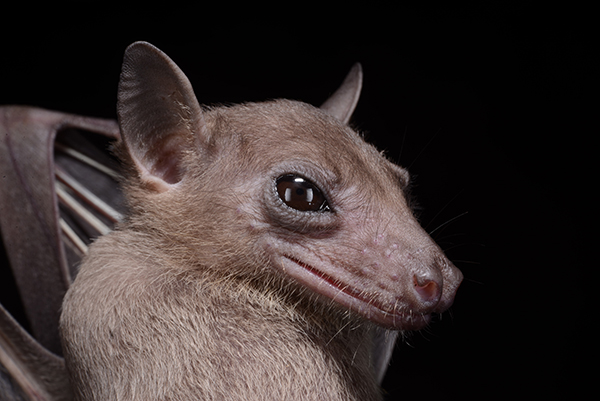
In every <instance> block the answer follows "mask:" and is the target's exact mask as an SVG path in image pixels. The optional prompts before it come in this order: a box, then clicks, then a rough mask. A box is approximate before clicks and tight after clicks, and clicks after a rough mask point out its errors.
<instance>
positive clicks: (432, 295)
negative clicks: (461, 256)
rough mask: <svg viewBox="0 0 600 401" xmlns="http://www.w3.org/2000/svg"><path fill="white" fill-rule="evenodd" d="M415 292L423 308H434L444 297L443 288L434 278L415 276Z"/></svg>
mask: <svg viewBox="0 0 600 401" xmlns="http://www.w3.org/2000/svg"><path fill="white" fill-rule="evenodd" d="M413 283H414V292H415V295H416V296H417V299H419V300H420V301H421V303H422V304H423V306H427V307H434V306H435V305H437V304H438V303H439V302H440V299H441V297H442V286H441V285H440V283H438V282H437V281H436V280H435V279H434V278H430V277H427V278H417V276H416V275H415V276H413Z"/></svg>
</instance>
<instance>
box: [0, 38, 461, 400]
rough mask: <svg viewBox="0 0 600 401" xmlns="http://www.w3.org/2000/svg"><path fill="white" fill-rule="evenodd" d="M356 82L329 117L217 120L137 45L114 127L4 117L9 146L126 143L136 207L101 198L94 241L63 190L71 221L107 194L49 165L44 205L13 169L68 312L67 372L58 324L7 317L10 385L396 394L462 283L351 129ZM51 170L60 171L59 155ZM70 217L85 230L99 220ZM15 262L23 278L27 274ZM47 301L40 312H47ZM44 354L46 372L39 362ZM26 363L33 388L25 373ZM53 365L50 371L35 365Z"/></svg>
mask: <svg viewBox="0 0 600 401" xmlns="http://www.w3.org/2000/svg"><path fill="white" fill-rule="evenodd" d="M361 85H362V70H361V67H360V65H358V64H357V65H355V66H354V67H353V68H352V69H351V71H350V73H349V74H348V76H347V77H346V79H345V80H344V82H343V83H342V85H341V86H340V88H339V89H338V90H337V91H336V92H334V93H333V95H332V96H331V97H330V98H329V99H328V100H327V101H326V102H325V103H323V104H322V105H321V107H319V108H316V107H313V106H310V105H307V104H305V103H301V102H296V101H290V100H275V101H270V102H262V103H245V104H240V105H234V106H226V107H225V106H222V107H212V108H207V107H204V108H202V107H201V106H200V105H199V104H198V101H197V99H196V96H195V94H194V92H193V89H192V86H191V84H190V82H189V81H188V79H187V78H186V76H185V75H184V74H183V72H182V71H181V70H180V69H179V68H178V67H177V66H176V65H175V63H174V62H173V61H172V60H171V59H169V58H168V57H167V56H166V55H165V54H164V53H162V52H161V51H160V50H158V49H156V48H155V47H154V46H152V45H150V44H148V43H145V42H136V43H134V44H133V45H131V46H130V47H129V48H128V49H127V51H126V53H125V58H124V62H123V68H122V73H121V80H120V83H119V92H118V105H117V112H118V119H119V126H118V128H117V127H116V126H115V124H114V122H110V121H105V120H92V119H82V118H79V119H78V118H76V117H74V116H67V115H63V114H57V113H50V112H45V111H40V110H30V109H20V108H6V109H3V110H2V111H3V112H4V115H5V117H4V118H3V124H2V127H3V130H4V131H6V132H9V134H8V136H6V134H5V137H10V138H11V141H13V142H16V141H14V140H13V138H16V137H18V135H17V134H15V132H17V133H18V132H19V127H20V126H19V124H22V125H25V126H29V125H34V126H35V125H36V124H38V125H39V129H37V130H38V131H40V132H43V131H44V130H45V131H46V132H52V133H50V134H45V140H41V141H39V142H40V150H39V152H38V153H40V154H41V153H43V152H44V151H45V152H46V153H51V152H48V150H47V149H48V146H49V145H48V144H49V143H51V138H52V137H53V136H55V135H56V134H55V132H56V127H57V126H61V125H68V124H69V121H71V120H77V123H76V124H74V123H72V122H71V123H70V124H71V125H74V126H76V127H79V128H84V129H86V130H89V131H92V132H99V133H101V134H103V135H105V136H107V137H110V138H113V139H115V140H116V145H115V150H114V152H115V153H116V154H117V155H118V156H119V158H120V160H121V162H122V163H123V164H124V166H125V167H124V170H125V171H124V176H123V177H119V176H117V175H115V176H114V177H111V179H117V180H119V181H120V182H121V186H122V188H123V193H124V196H125V201H123V200H122V199H121V198H120V192H118V191H116V190H115V189H114V186H111V185H109V184H106V185H105V184H100V185H96V186H97V187H98V188H93V190H94V191H95V192H96V193H99V194H103V197H104V198H105V199H104V200H103V199H98V200H94V201H90V202H89V203H90V204H93V205H95V206H94V207H93V208H94V209H95V211H96V214H98V211H99V210H102V211H103V212H101V213H100V214H101V215H102V216H103V217H102V218H98V217H97V216H95V215H92V217H88V218H83V220H85V221H86V222H87V223H85V224H82V225H83V226H86V225H87V226H92V228H91V229H90V228H89V227H88V231H89V230H91V231H93V230H95V231H96V232H98V233H99V234H104V235H102V236H101V237H100V238H99V239H97V240H95V241H94V242H93V243H92V244H91V245H89V240H87V243H85V241H82V240H79V241H78V239H77V238H78V236H77V234H76V233H74V231H75V230H73V229H71V228H70V227H71V226H73V225H74V224H73V223H69V221H70V220H69V217H68V216H67V213H63V214H65V216H64V217H59V216H62V215H61V214H59V213H58V211H57V209H59V208H57V207H56V204H57V201H56V199H55V198H60V200H61V202H62V203H63V204H66V205H67V206H69V205H71V206H69V207H68V208H67V209H69V210H71V213H73V211H72V210H74V209H77V207H75V206H73V205H76V204H77V203H76V202H72V201H71V200H69V199H70V198H69V196H68V191H72V192H76V193H77V194H79V196H80V197H83V198H86V199H89V198H92V199H93V195H92V196H83V195H80V194H81V193H85V189H84V190H83V191H82V190H75V189H73V187H76V186H77V185H76V184H73V181H75V182H77V180H71V175H73V174H74V173H68V172H66V171H63V170H67V169H66V168H62V167H60V168H56V169H55V170H56V173H55V174H56V177H57V178H58V180H59V181H61V182H63V184H62V185H66V186H68V187H69V188H67V189H65V188H59V189H60V191H59V190H58V189H54V192H55V193H56V195H55V193H53V188H54V187H53V186H52V185H51V184H52V173H53V172H52V171H51V170H52V169H50V172H48V171H45V173H47V174H46V176H47V177H45V178H43V179H39V181H40V182H43V183H45V184H46V186H47V193H42V195H41V196H40V195H37V194H32V190H31V188H32V187H34V185H33V184H34V183H33V182H32V183H31V184H27V183H21V182H20V181H19V180H20V179H21V177H22V176H23V174H19V173H18V172H19V171H21V170H23V167H22V166H20V165H19V166H17V167H18V168H15V166H14V165H1V167H2V171H3V172H4V170H5V169H6V170H11V169H12V170H11V171H13V172H14V171H15V170H16V171H17V172H16V173H14V174H13V175H14V176H15V178H14V180H15V181H14V182H16V183H18V185H21V187H22V189H19V190H18V191H23V194H24V195H23V196H25V198H27V197H28V196H29V197H30V198H31V199H32V204H33V203H35V202H38V199H42V198H43V199H44V201H43V202H44V204H47V205H49V206H48V207H49V209H50V210H49V211H48V212H47V217H46V220H43V219H42V218H41V217H39V216H38V217H37V220H35V221H34V220H32V221H33V222H32V223H31V224H32V225H35V224H38V225H41V226H43V227H45V228H41V229H39V230H41V231H43V232H44V233H46V234H47V233H51V234H52V235H51V236H48V235H47V236H48V238H49V240H48V248H49V249H50V248H52V250H53V252H54V254H56V255H57V256H56V261H55V262H54V266H52V269H49V268H48V266H38V267H36V269H38V268H39V269H42V270H43V269H46V270H45V271H46V272H48V273H47V274H46V275H47V276H48V278H47V283H44V284H43V285H44V288H47V289H50V290H52V291H51V292H53V293H54V299H55V303H54V304H53V306H52V305H48V309H49V310H51V311H53V312H54V313H56V311H57V310H58V309H57V308H56V302H58V303H60V300H61V299H62V297H63V295H64V293H65V291H66V292H67V293H66V296H64V302H63V304H62V314H61V316H60V337H61V343H62V353H63V354H64V361H63V360H62V359H61V358H60V357H59V356H57V355H56V354H59V353H60V350H61V347H60V345H57V343H56V339H57V338H58V337H57V335H56V334H57V327H58V319H57V318H56V314H54V315H52V318H51V319H46V321H45V322H44V321H43V319H42V316H36V315H35V312H29V313H28V315H29V318H30V320H35V321H36V322H37V321H41V322H42V323H39V328H38V329H37V332H36V329H32V331H33V333H34V337H35V340H34V339H33V338H32V337H29V336H28V335H27V334H26V333H25V332H24V331H23V330H22V329H21V328H20V327H18V325H17V324H16V323H15V322H14V320H12V321H11V320H10V316H8V314H7V313H4V315H5V316H7V319H5V320H3V321H2V326H0V328H1V330H2V331H1V333H2V337H1V338H2V339H4V338H8V339H9V341H8V342H6V341H5V343H6V344H5V343H2V344H1V345H2V348H1V349H2V350H3V355H4V354H10V356H9V357H8V358H4V357H3V359H1V360H0V362H2V365H3V367H4V370H3V371H4V372H8V373H7V374H4V375H3V382H4V383H7V384H6V385H5V387H6V386H12V387H13V388H15V389H16V390H18V391H20V392H21V393H19V395H17V396H15V398H14V399H69V398H70V397H74V398H75V399H78V400H93V399H98V400H105V399H139V400H142V399H165V400H166V399H173V400H175V399H176V400H187V399H215V398H227V399H244V400H249V399H261V400H264V399H333V400H335V399H345V400H347V399H365V400H377V399H381V391H380V389H379V382H380V381H381V379H382V378H383V375H384V373H385V370H386V368H387V365H388V363H389V358H390V355H391V351H392V349H393V346H394V342H395V340H396V336H397V333H398V331H405V330H416V329H420V328H422V327H424V326H426V325H427V324H428V322H429V320H430V317H431V314H432V313H441V312H443V311H444V310H446V309H447V308H448V307H449V306H450V305H451V304H452V301H453V298H454V295H455V293H456V290H457V288H458V286H459V284H460V282H461V280H462V275H461V273H460V271H459V270H458V269H456V267H454V265H453V264H452V263H451V262H450V261H449V260H448V259H447V258H446V257H445V256H444V254H443V252H442V250H441V249H440V248H439V247H438V246H437V245H436V244H435V243H434V242H433V240H432V239H431V238H430V237H429V236H428V235H427V233H426V232H425V231H424V230H423V229H422V228H421V227H420V226H419V224H418V222H417V221H416V219H415V217H414V216H413V214H412V211H411V209H410V207H409V204H408V201H407V191H408V188H409V176H408V173H407V172H406V170H405V169H403V168H401V167H399V166H396V165H395V164H393V163H391V162H390V161H388V160H387V159H386V158H385V156H384V155H383V154H382V153H380V152H378V151H377V150H376V149H375V148H374V147H372V146H371V145H369V144H367V143H366V142H365V141H364V140H363V139H362V137H361V136H360V135H359V134H358V133H357V132H355V131H354V130H353V129H352V128H351V127H350V126H349V125H348V122H349V120H350V117H351V115H352V113H353V111H354V108H355V107H356V104H357V102H358V97H359V94H360V89H361ZM19 113H21V114H24V115H22V116H20V119H19V118H15V117H14V115H15V114H16V115H19ZM6 115H8V116H9V118H7V117H6ZM39 115H42V116H46V117H47V118H48V119H57V120H58V121H62V122H61V123H57V122H56V121H52V122H48V121H44V119H43V118H39V117H38V116H39ZM39 121H41V122H39ZM77 124H80V125H77ZM50 127H52V128H50ZM28 129H29V128H26V129H25V130H28ZM31 130H32V131H36V129H31ZM42 136H43V135H42ZM17 141H18V140H17ZM5 142H6V141H5ZM11 143H12V142H11ZM42 144H43V146H46V148H43V146H42ZM61 146H62V148H63V150H68V149H73V148H74V147H69V146H64V145H61ZM86 148H87V147H86ZM0 151H2V152H5V153H3V154H2V156H3V157H2V159H3V160H5V157H4V155H5V154H8V155H10V158H8V159H6V160H9V159H10V160H13V159H19V160H22V159H20V158H19V156H18V155H17V154H16V153H15V152H14V151H13V150H12V147H10V146H8V145H7V146H6V149H3V148H0ZM65 153H67V154H70V155H73V154H74V153H73V152H72V151H66V152H65ZM46 156H48V155H46ZM48 159H49V160H48ZM69 160H70V159H69V158H65V161H64V164H65V165H69V163H71V164H72V161H69ZM78 160H79V161H78V163H79V162H81V160H82V158H79V159H78ZM42 163H44V161H42ZM13 164H15V163H13ZM21 164H23V163H21ZM84 164H89V163H84ZM45 166H46V167H47V166H52V160H51V158H50V157H49V156H48V157H47V158H46V164H45ZM19 168H20V169H21V170H19ZM46 170H48V169H47V168H46ZM76 170H77V169H72V171H76ZM110 171H113V170H110ZM94 174H98V173H94ZM100 174H103V175H107V174H106V173H105V172H101V173H100ZM31 175H37V172H36V173H35V174H33V173H31ZM109 175H110V174H109ZM61 176H62V178H61ZM88 181H91V180H85V182H88ZM69 182H71V184H72V185H70V186H69V185H68V183H69ZM47 183H49V184H47ZM1 189H2V193H4V191H5V189H4V188H1ZM11 191H13V190H11V189H10V188H9V189H7V192H9V193H12V192H11ZM14 191H17V190H14ZM94 191H91V192H94ZM65 194H66V195H65ZM106 194H108V195H106ZM10 196H13V198H12V199H15V198H16V197H19V193H16V194H12V195H10ZM27 199H29V198H27ZM34 201H35V202H34ZM10 204H11V203H9V202H6V201H5V200H4V199H2V203H0V205H2V207H3V208H4V207H7V206H5V205H10ZM98 205H100V206H98ZM115 205H117V206H115ZM123 205H126V207H124V206H123ZM119 208H121V209H122V212H119V211H117V210H116V209H119ZM75 214H77V216H78V217H76V218H71V220H72V221H78V220H79V219H81V216H85V215H86V214H85V213H84V212H81V213H78V212H76V213H75ZM94 219H96V220H98V222H97V223H96V224H90V223H89V222H90V221H94ZM102 219H104V220H105V222H104V223H103V221H102ZM107 219H108V220H109V223H108V224H106V220H107ZM1 222H2V232H3V237H4V241H5V246H6V247H7V249H8V250H9V251H8V252H9V254H10V253H11V250H12V249H15V247H17V246H19V244H16V245H15V244H13V243H10V242H9V241H7V237H8V236H9V235H7V234H6V233H5V227H8V226H10V222H9V223H5V222H4V221H1ZM42 222H44V224H45V225H42V224H41V223H42ZM115 223H116V228H115V229H114V230H112V231H111V229H112V224H115ZM84 228H85V227H84ZM80 230H83V231H85V229H80ZM26 233H27V232H26V231H23V232H22V233H20V234H19V235H20V236H21V238H24V237H25V236H26V235H27V234H26ZM13 237H15V238H17V237H19V236H18V235H16V236H13ZM88 246H89V248H88ZM66 249H70V251H66ZM67 254H72V256H71V259H72V260H74V262H72V263H69V262H68V261H67V259H68V257H67V256H65V255H67ZM84 255H85V256H84ZM10 256H11V255H9V259H10V260H11V267H12V268H13V270H16V271H20V270H23V271H27V269H28V267H27V266H25V267H21V268H19V266H17V267H16V268H15V264H14V263H13V258H11V257H10ZM81 257H83V262H82V264H81V268H80V270H79V272H77V271H76V270H77V269H76V267H73V266H76V265H77V260H78V259H79V258H81ZM17 259H18V258H17ZM27 274H29V275H32V274H35V271H34V272H29V273H27ZM75 276H76V277H75ZM72 277H75V280H74V282H73V283H72V284H71V278H72ZM15 278H16V279H17V274H15ZM52 280H54V281H52ZM16 281H17V282H18V283H19V280H18V279H17V280H16ZM24 281H27V280H24ZM56 282H59V284H57V283H56ZM40 285H41V284H40ZM19 287H20V290H21V292H22V293H25V294H29V291H30V288H27V287H26V286H23V285H19ZM41 296H42V295H41V293H38V294H37V295H36V296H32V297H31V298H33V299H32V301H31V302H32V304H36V303H37V304H40V303H43V302H44V299H45V298H43V299H42V298H40V297H41ZM36 297H37V298H36ZM24 298H27V296H25V297H24ZM25 304H26V302H25ZM29 310H35V307H33V306H32V307H31V308H27V306H26V311H29ZM5 321H7V322H8V323H5ZM32 326H33V327H35V326H36V325H35V324H32ZM11 330H12V331H11ZM19 330H21V331H19ZM12 332H18V334H17V335H12V337H11V336H10V335H9V336H6V335H5V334H4V333H9V334H10V333H12ZM36 333H37V334H36ZM43 333H50V334H49V335H48V338H46V339H44V337H43ZM31 344H35V346H36V347H37V348H36V349H35V352H34V354H35V355H45V356H46V357H47V359H48V360H43V359H39V358H36V359H35V360H34V361H33V362H29V361H28V360H26V358H25V357H24V356H25V354H26V353H27V352H29V348H27V346H28V345H31ZM30 348H32V347H30ZM48 350H52V352H53V353H51V352H49V351H48ZM14 361H16V362H15V363H16V364H18V365H19V366H21V367H22V368H21V370H23V371H27V373H28V375H27V378H26V379H19V380H17V379H16V378H19V377H20V375H19V374H18V373H19V370H18V369H16V370H15V369H14V368H12V367H11V363H13V362H14ZM15 363H13V365H14V364H15ZM51 363H54V364H55V366H58V367H56V368H49V366H51ZM7 366H8V368H7ZM40 367H43V368H46V369H47V372H51V374H46V375H43V374H38V373H36V372H37V371H36V370H35V369H38V370H39V369H41V368H40ZM21 376H23V375H21ZM67 376H68V381H67V380H65V378H66V377H67ZM15 383H16V384H17V385H14V384H15ZM57 383H61V385H60V386H58V385H57ZM69 383H70V384H69ZM28 385H30V386H29V387H32V388H33V390H27V389H28V388H29V387H28ZM53 386H54V387H53ZM34 387H35V388H34ZM16 390H15V391H14V393H15V394H17V391H16ZM26 390H27V391H29V392H27V391H26ZM42 393H43V394H44V395H43V396H37V395H36V394H42ZM21 394H23V395H21ZM36 396H37V397H38V398H35V397H36ZM18 397H21V398H18ZM27 397H29V398H27ZM44 397H45V398H44ZM61 397H63V398H61Z"/></svg>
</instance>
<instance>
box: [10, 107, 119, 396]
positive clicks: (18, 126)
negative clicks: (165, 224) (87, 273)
mask: <svg viewBox="0 0 600 401" xmlns="http://www.w3.org/2000/svg"><path fill="white" fill-rule="evenodd" d="M90 133H96V134H100V135H92V134H90ZM98 138H100V140H99V139H98ZM118 138H119V130H118V126H117V124H116V122H114V121H111V120H103V119H94V118H84V117H78V116H73V115H68V114H63V113H55V112H50V111H45V110H41V109H35V108H29V107H14V106H9V107H0V178H1V179H0V232H1V234H2V239H3V243H4V248H5V250H6V256H7V258H8V261H9V264H10V267H11V269H12V275H13V276H14V280H15V282H16V286H17V289H18V292H19V293H20V295H21V301H22V304H23V309H24V311H25V315H26V316H27V318H28V321H29V325H30V328H31V334H32V335H29V333H28V332H27V331H25V330H24V329H23V328H22V327H21V326H20V325H19V323H17V321H16V320H14V319H13V318H12V317H11V316H10V314H9V313H8V312H7V311H6V309H4V308H3V307H1V306H0V399H1V400H5V399H7V400H11V399H14V400H61V399H69V398H70V389H69V387H68V381H67V377H66V371H65V368H64V363H63V360H62V358H61V357H60V356H59V355H60V354H61V347H60V338H59V332H58V322H59V316H60V307H61V303H62V298H63V296H64V294H65V292H66V291H67V289H68V287H69V285H70V283H71V281H72V278H73V277H74V275H75V274H76V268H77V264H78V262H79V260H80V259H81V257H82V256H83V255H84V254H85V251H86V248H87V246H86V242H89V238H90V237H94V236H98V235H100V234H103V233H104V232H106V231H107V230H110V228H111V227H112V224H114V222H115V221H116V220H118V219H119V213H118V212H117V211H116V210H115V209H117V210H118V209H121V210H122V204H123V203H122V198H121V195H120V192H119V190H118V187H117V185H116V180H115V177H114V174H116V173H114V172H113V170H112V169H110V167H105V165H107V164H110V160H102V158H105V159H108V156H107V155H106V152H104V153H103V152H102V151H101V150H99V148H98V147H100V149H101V148H102V146H103V145H102V141H106V140H107V139H112V140H114V139H118ZM99 141H100V142H99ZM99 143H100V144H99ZM104 146H106V145H104ZM81 183H85V185H81ZM59 200H60V206H59ZM84 203H89V204H90V205H92V206H89V205H84ZM3 268H5V267H3ZM3 285H5V284H3ZM5 291H6V290H5Z"/></svg>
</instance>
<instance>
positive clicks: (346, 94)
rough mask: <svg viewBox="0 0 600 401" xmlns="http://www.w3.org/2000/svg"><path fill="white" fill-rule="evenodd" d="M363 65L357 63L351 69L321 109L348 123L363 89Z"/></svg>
mask: <svg viewBox="0 0 600 401" xmlns="http://www.w3.org/2000/svg"><path fill="white" fill-rule="evenodd" d="M362 79H363V73H362V67H361V65H360V63H356V64H354V65H353V66H352V68H351V69H350V72H349V73H348V75H346V79H344V82H342V85H341V86H340V87H339V88H338V90H336V91H335V92H334V93H333V95H331V96H330V97H329V99H327V100H326V101H325V103H323V104H322V105H321V109H322V110H325V111H326V112H327V113H329V114H330V115H332V116H334V117H336V118H337V119H338V120H340V121H342V122H343V123H344V124H348V121H350V117H351V116H352V113H353V112H354V109H355V108H356V104H357V103H358V98H359V97H360V90H361V89H362Z"/></svg>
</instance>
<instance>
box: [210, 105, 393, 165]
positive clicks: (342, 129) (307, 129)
mask: <svg viewBox="0 0 600 401" xmlns="http://www.w3.org/2000/svg"><path fill="white" fill-rule="evenodd" d="M215 112H216V113H214V114H215V115H214V116H212V118H210V117H209V118H208V120H212V122H210V123H209V125H210V126H211V129H212V130H213V131H214V134H215V135H226V136H232V137H235V138H236V140H235V141H234V142H235V143H236V144H237V147H238V148H239V150H240V151H241V152H243V153H247V154H248V155H252V157H253V158H256V161H257V163H259V164H260V165H262V166H263V167H266V166H268V165H273V164H277V163H282V162H285V161H291V160H304V161H306V162H308V163H311V162H312V163H314V164H315V165H317V166H320V167H323V168H327V169H331V170H332V171H339V174H340V175H342V176H348V173H351V172H357V171H359V172H360V171H363V172H367V171H368V170H371V169H375V170H380V169H381V166H382V164H386V163H387V161H386V160H385V158H383V157H382V156H381V155H380V153H379V152H378V151H377V150H376V149H375V148H374V147H373V146H371V145H369V144H367V143H366V142H365V141H364V140H363V139H362V137H361V136H360V135H359V134H358V133H357V132H355V131H354V130H353V129H352V128H350V127H349V126H348V125H346V124H344V123H342V122H340V121H339V120H337V119H336V118H334V117H332V116H330V115H328V114H327V113H326V112H324V111H322V110H321V109H318V108H316V107H314V106H311V105H308V104H306V103H302V102H296V101H290V100H276V101H271V102H264V103H248V104H243V105H237V106H233V107H228V108H224V109H221V110H215Z"/></svg>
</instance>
